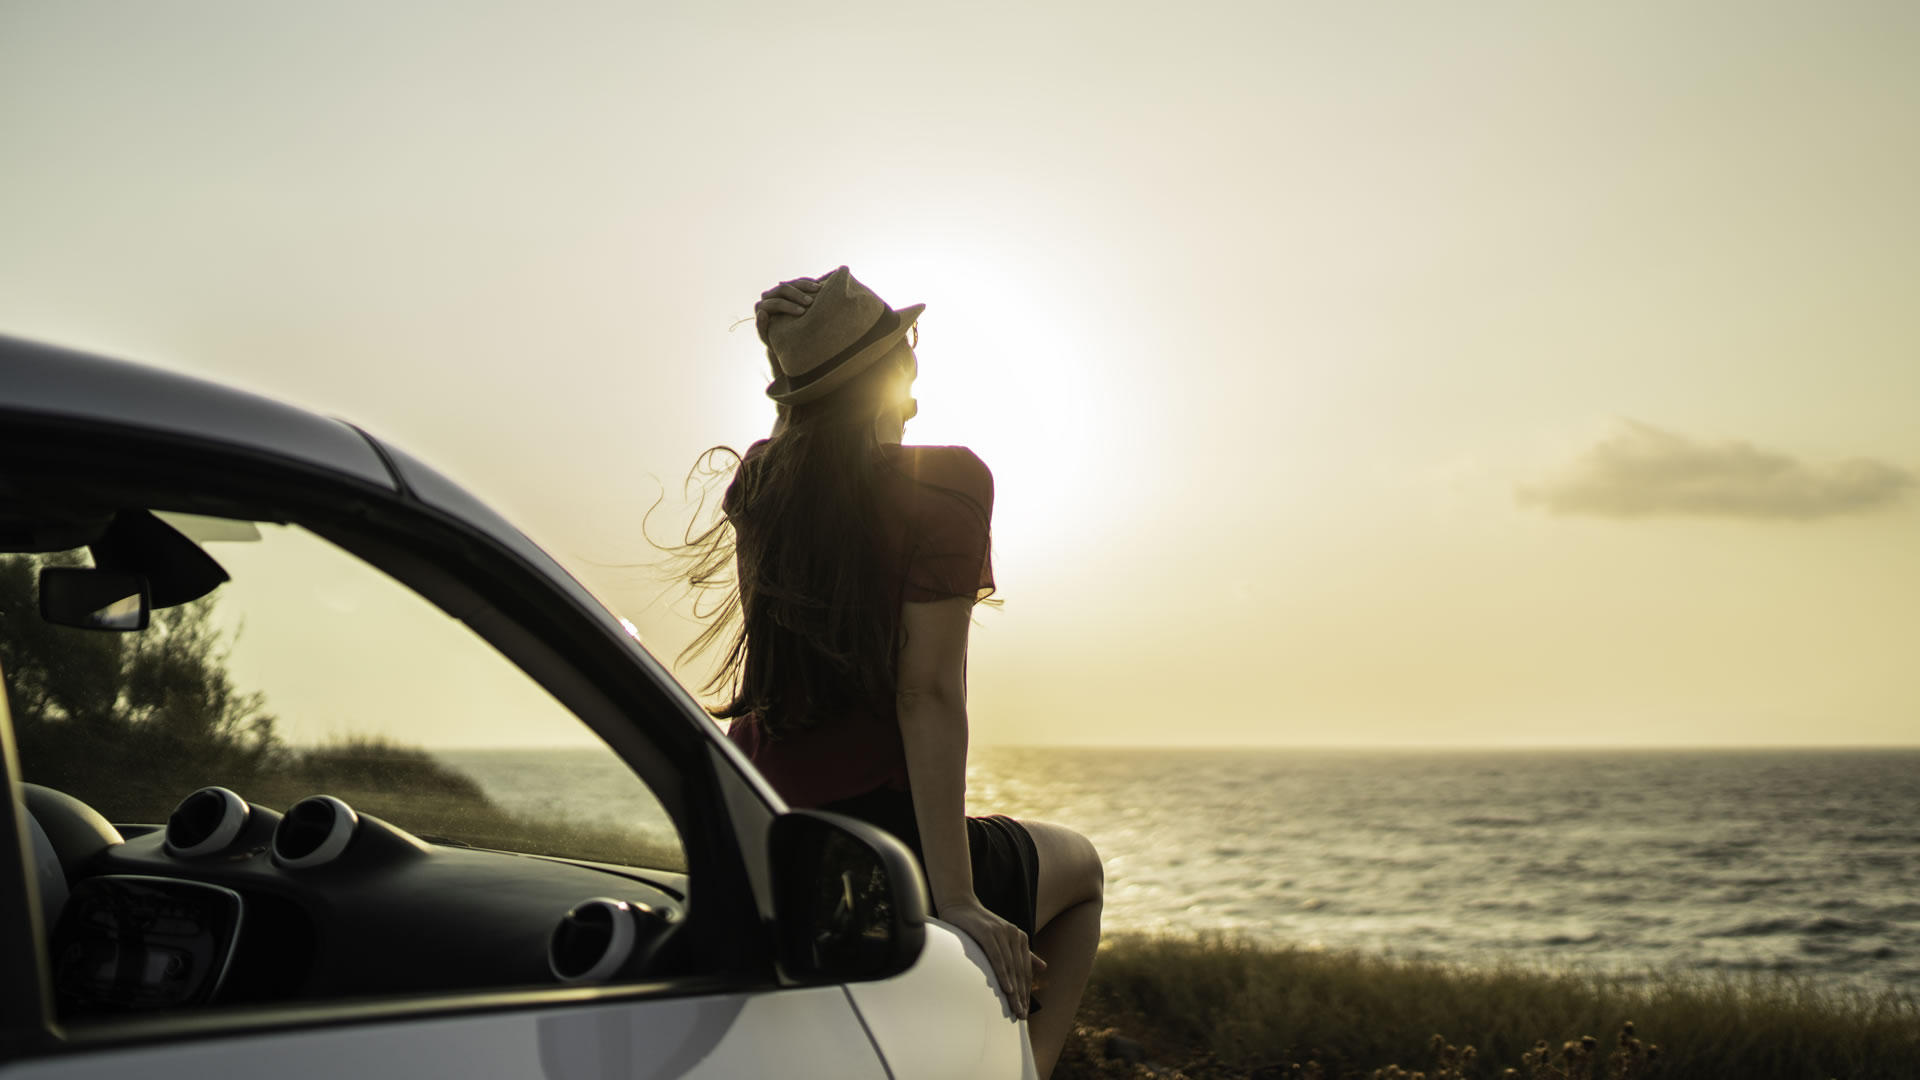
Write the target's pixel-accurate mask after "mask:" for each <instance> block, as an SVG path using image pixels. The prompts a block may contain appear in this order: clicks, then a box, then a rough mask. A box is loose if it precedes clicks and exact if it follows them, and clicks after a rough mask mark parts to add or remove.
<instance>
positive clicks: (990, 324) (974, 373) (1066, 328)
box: [856, 249, 1114, 563]
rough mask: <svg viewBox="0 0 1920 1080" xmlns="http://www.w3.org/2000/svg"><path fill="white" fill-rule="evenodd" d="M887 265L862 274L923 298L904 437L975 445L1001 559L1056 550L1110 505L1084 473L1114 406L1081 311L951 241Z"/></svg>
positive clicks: (1030, 277) (889, 291)
mask: <svg viewBox="0 0 1920 1080" xmlns="http://www.w3.org/2000/svg"><path fill="white" fill-rule="evenodd" d="M880 269H881V273H879V274H875V275H874V278H875V280H869V279H868V277H867V276H866V274H865V273H864V272H863V271H859V270H856V273H860V274H861V275H862V276H861V280H862V281H865V282H867V283H868V284H869V285H872V286H873V287H874V289H875V290H876V291H878V292H880V294H881V295H882V296H885V297H886V298H887V299H888V300H889V301H890V302H892V303H894V304H895V305H896V306H905V305H907V304H912V303H922V302H924V303H925V304H926V305H927V310H926V313H925V314H923V315H922V316H921V317H920V338H919V346H918V347H917V348H916V349H915V352H916V353H917V355H918V356H919V360H920V377H919V379H918V380H917V381H916V383H915V384H914V396H915V397H916V398H917V399H918V400H919V403H920V412H919V415H918V416H917V417H916V418H915V419H914V420H913V422H912V423H911V424H910V425H909V426H908V428H907V441H908V442H909V443H917V444H932V445H964V446H968V447H971V448H972V449H973V451H974V452H975V453H976V454H978V455H980V457H981V459H982V460H984V461H985V462H986V463H987V465H988V467H989V468H991V469H992V470H993V472H994V480H995V483H994V490H995V496H994V547H995V551H996V559H999V560H1001V561H1002V562H1003V563H1004V561H1005V560H1008V559H1012V560H1016V561H1020V560H1024V559H1025V558H1028V557H1036V558H1045V557H1056V556H1058V555H1060V554H1061V553H1062V552H1061V549H1062V548H1063V547H1065V546H1067V545H1069V544H1070V543H1071V541H1073V540H1074V539H1075V538H1077V537H1079V536H1081V535H1082V534H1083V533H1084V532H1085V531H1086V530H1087V529H1089V528H1090V527H1093V526H1095V525H1096V524H1097V522H1098V519H1099V517H1100V516H1101V515H1103V514H1104V513H1107V512H1110V511H1111V510H1112V507H1111V506H1109V505H1103V501H1102V500H1101V499H1099V498H1098V497H1097V495H1096V493H1095V492H1092V491H1090V490H1089V487H1088V485H1087V484H1085V483H1083V482H1082V480H1083V479H1084V477H1085V474H1086V472H1087V469H1088V466H1089V465H1090V464H1091V463H1092V462H1093V461H1094V460H1095V455H1097V454H1098V452H1099V449H1100V447H1101V445H1102V444H1103V443H1105V442H1106V441H1107V439H1108V437H1109V435H1110V434H1111V432H1110V431H1109V428H1110V426H1111V424H1112V422H1113V420H1114V417H1112V415H1111V414H1110V412H1108V411H1107V410H1104V409H1103V408H1102V398H1103V395H1102V393H1101V388H1100V383H1099V380H1098V372H1097V371H1096V370H1095V365H1094V362H1093V357H1092V356H1091V355H1090V351H1089V350H1088V348H1087V347H1086V346H1085V344H1084V342H1085V340H1086V338H1085V335H1084V334H1083V333H1081V332H1080V331H1081V329H1082V328H1080V327H1078V326H1077V325H1076V319H1077V318H1079V317H1080V316H1077V315H1076V314H1075V311H1074V309H1073V307H1072V306H1071V304H1070V303H1069V301H1068V298H1066V297H1063V296H1062V294H1061V291H1060V290H1059V289H1058V288H1054V287H1052V286H1050V285H1049V284H1048V283H1047V282H1046V281H1045V280H1041V279H1039V278H1038V275H1035V274H1033V273H1031V272H1028V273H1022V271H1021V268H1019V267H1014V268H1012V269H1009V268H1007V267H1006V266H1003V265H996V264H992V263H988V262H987V261H985V260H979V259H969V258H965V257H961V256H957V255H956V253H955V252H954V251H953V250H951V249H948V250H943V251H941V252H940V253H939V256H938V257H937V258H936V257H931V256H929V257H925V258H919V259H914V260H912V261H911V262H910V263H908V262H906V261H904V260H900V261H896V262H893V263H889V264H888V265H886V266H884V267H882V268H880ZM896 293H897V294H898V295H897V296H896V295H895V294H896Z"/></svg>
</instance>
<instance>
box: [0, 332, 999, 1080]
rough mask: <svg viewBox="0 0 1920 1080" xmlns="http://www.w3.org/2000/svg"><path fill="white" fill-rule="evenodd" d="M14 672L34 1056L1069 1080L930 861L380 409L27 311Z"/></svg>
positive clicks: (73, 1072)
mask: <svg viewBox="0 0 1920 1080" xmlns="http://www.w3.org/2000/svg"><path fill="white" fill-rule="evenodd" d="M0 676H3V677H4V678H5V681H6V689H7V695H6V698H5V700H4V701H0V705H10V706H11V713H10V715H9V711H8V709H6V708H0V760H3V761H4V763H5V766H6V770H7V774H8V786H9V790H10V794H11V797H10V798H6V799H0V942H4V944H3V945H0V980H4V982H5V985H4V987H0V1078H4V1080H41V1078H46V1080H53V1078H56V1077H59V1078H67V1077H72V1078H76V1080H79V1078H109V1077H139V1078H141V1080H160V1078H168V1077H179V1078H194V1080H202V1078H206V1077H227V1076H273V1077H277V1078H285V1080H295V1078H299V1077H323V1076H325V1077H333V1076H353V1077H358V1078H365V1080H376V1078H381V1077H392V1078H396V1080H399V1078H405V1080H420V1078H422V1077H432V1076H459V1077H462V1078H465V1080H482V1078H486V1077H509V1076H510V1077H552V1078H555V1080H602V1078H605V1080H613V1078H616V1077H618V1078H621V1080H633V1078H639V1077H649V1078H661V1080H665V1078H673V1077H732V1076H783V1077H784V1076H821V1077H835V1078H840V1080H846V1078H857V1077H875V1078H888V1077H892V1078H897V1080H908V1078H913V1077H954V1078H962V1077H964V1078H968V1080H973V1078H978V1077H994V1076H1006V1077H1015V1076H1032V1075H1034V1067H1033V1059H1032V1054H1031V1052H1030V1050H1029V1049H1028V1045H1027V1032H1026V1026H1025V1024H1024V1023H1020V1022H1017V1021H1015V1020H1014V1019H1013V1018H1012V1016H1011V1013H1010V1012H1009V1010H1008V1008H1007V1005H1006V1002H1005V1001H1004V999H1003V998H1002V997H1001V996H1000V994H999V993H998V991H997V989H996V988H995V986H994V980H993V978H992V976H991V974H990V972H989V969H988V966H987V964H986V961H985V958H984V956H983V955H982V954H981V952H980V950H979V948H978V947H977V946H976V945H974V944H973V943H972V942H971V941H969V940H967V939H966V938H965V937H964V936H963V935H960V934H959V933H957V932H955V931H954V930H953V929H951V928H950V927H947V926H946V925H944V924H942V923H940V922H938V921H933V920H930V919H929V918H928V916H927V903H926V896H925V891H924V886H923V884H922V881H921V877H920V873H919V869H918V867H917V866H916V865H915V863H914V861H913V856H912V855H911V854H910V853H909V852H908V851H907V850H906V848H904V847H903V846H902V845H900V844H899V843H898V842H896V841H894V840H893V839H892V838H891V837H889V836H887V835H886V834H884V833H881V832H879V831H877V830H874V829H872V828H870V827H868V826H866V825H864V824H861V823H859V822H854V821H850V820H847V819H844V818H838V817H835V816H833V815H830V814H822V813H813V812H806V811H789V810H788V809H787V808H786V807H785V805H783V804H782V802H781V801H780V798H779V796H777V795H776V794H775V793H774V792H773V790H772V789H771V788H769V787H768V786H767V784H766V783H765V782H764V781H763V780H762V779H761V777H760V776H759V775H758V774H757V773H756V772H755V770H754V769H753V767H752V766H751V765H750V764H749V763H748V762H746V761H745V760H744V759H743V758H742V757H741V756H740V755H739V754H738V753H737V752H736V751H735V750H734V749H733V747H732V746H731V745H730V744H729V743H728V742H727V740H726V739H725V738H724V737H722V736H721V734H720V732H719V731H718V729H717V728H716V726H715V725H714V724H713V723H712V722H711V721H709V720H708V719H707V718H706V716H705V714H704V713H702V712H701V710H700V708H699V707H698V706H697V705H696V704H695V702H694V701H693V700H692V699H691V698H690V697H689V696H688V694H687V693H686V692H685V691H684V690H683V689H682V688H681V687H680V686H679V685H678V684H677V683H676V682H675V681H674V679H673V677H672V676H671V675H670V674H668V672H667V671H666V670H665V669H664V668H663V667H662V666H661V665H660V664H659V663H658V662H656V661H655V660H654V658H653V657H651V656H649V655H648V654H647V652H646V651H645V650H644V649H643V648H642V647H641V645H640V643H639V642H638V641H637V640H636V638H635V637H634V636H633V635H632V634H631V633H630V631H629V630H628V628H626V627H625V626H624V625H623V624H622V622H621V620H619V619H617V618H615V617H614V616H613V615H612V614H610V613H609V612H608V611H607V610H606V609H605V608H603V607H602V606H601V605H600V604H599V603H598V602H596V601H595V600H594V598H593V597H592V596H591V595H590V594H589V593H588V592H587V591H586V590H585V589H584V588H582V587H581V586H580V585H579V584H578V583H577V582H575V581H574V580H573V579H572V578H571V577H569V576H568V574H567V573H566V572H565V571H564V570H562V569H561V568H560V566H559V565H558V564H557V563H556V562H555V561H554V560H553V559H552V558H550V557H549V556H548V555H547V554H546V553H544V552H543V551H541V550H540V548H538V547H537V546H535V545H534V544H533V543H532V542H530V541H529V540H528V539H527V538H526V537H525V536H523V535H522V534H521V533H520V532H519V531H518V530H516V529H515V528H513V527H512V526H511V525H509V524H508V523H507V522H506V521H504V520H503V519H501V518H500V517H499V516H498V515H497V514H495V513H493V512H492V511H490V510H488V509H487V508H486V507H485V506H484V505H482V504H481V503H480V502H478V501H477V500H476V499H474V498H473V497H472V496H470V495H468V494H467V493H465V492H464V491H462V490H461V489H460V488H458V487H456V486H455V485H454V484H452V483H451V482H449V481H448V480H446V479H445V478H443V477H442V476H440V475H438V474H437V473H435V472H434V471H432V470H431V469H429V468H428V467H426V466H425V465H422V464H421V463H420V462H418V461H416V460H414V459H413V458H411V457H408V456H407V455H406V454H404V453H402V452H400V451H398V450H396V449H394V448H392V447H390V446H387V445H385V444H383V443H381V442H379V441H377V440H375V439H374V438H372V437H371V436H369V435H367V434H366V433H364V432H362V431H360V430H359V429H357V428H355V427H353V426H351V425H349V424H346V423H343V422H341V421H338V420H332V419H326V418H323V417H320V416H316V415H313V414H311V413H307V412H304V411H301V410H299V409H295V408H291V407H288V406H285V405H281V404H278V403H275V402H272V401H268V400H265V399H262V398H259V397H256V396H253V395H250V394H245V393H240V392H237V391H234V390H231V389H228V388H224V387H221V386H216V385H213V384H210V383H206V382H202V381H199V380H194V379H189V378H183V377H180V376H176V375H172V374H168V373H164V372H160V371H156V370H153V369H150V368H145V367H141V366H137V365H133V364H127V363H122V362H118V361H114V360H108V359H102V358H99V357H94V356H88V355H84V354H81V353H76V352H72V351H68V350H63V349H57V348H52V347H49V346H45V345H40V344H35V343H30V342H26V341H20V340H14V339H8V338H0ZM503 717H505V718H507V719H506V720H503V719H502V718H503ZM501 731H509V732H511V734H512V736H513V738H512V741H513V743H514V745H516V746H521V747H524V748H526V749H523V750H521V751H518V752H507V753H503V752H501V751H482V750H476V749H473V748H474V747H476V746H480V745H485V744H486V742H487V741H488V739H487V737H486V736H487V735H488V734H489V733H497V732H501ZM554 747H558V748H561V749H551V748H554ZM462 748H466V749H464V750H462ZM536 748H543V749H536ZM463 755H464V756H463ZM449 762H451V763H452V765H451V766H449V764H448V763H449Z"/></svg>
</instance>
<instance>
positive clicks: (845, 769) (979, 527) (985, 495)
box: [723, 442, 994, 807]
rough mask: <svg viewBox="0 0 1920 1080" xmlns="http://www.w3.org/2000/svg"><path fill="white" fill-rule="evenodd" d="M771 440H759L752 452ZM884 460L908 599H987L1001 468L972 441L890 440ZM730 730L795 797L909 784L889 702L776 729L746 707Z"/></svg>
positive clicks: (888, 550)
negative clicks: (995, 469)
mask: <svg viewBox="0 0 1920 1080" xmlns="http://www.w3.org/2000/svg"><path fill="white" fill-rule="evenodd" d="M764 445H765V443H764V442H761V443H755V444H754V445H753V446H752V447H750V448H749V449H748V450H747V456H748V457H752V456H753V455H754V454H755V453H756V452H757V451H758V450H759V449H760V448H761V447H762V446H764ZM875 468H876V469H877V470H878V477H879V481H880V493H881V515H882V521H881V527H882V536H883V538H884V547H883V551H884V553H885V557H884V559H883V565H882V567H881V568H880V570H881V572H883V573H886V574H887V575H888V576H889V577H890V578H891V579H893V580H895V581H898V582H900V598H901V600H903V601H905V602H908V603H922V602H928V601H934V600H945V599H948V598H950V597H955V596H965V597H968V598H971V599H976V600H978V599H983V598H985V597H986V596H987V595H989V594H990V593H992V592H993V588H994V585H993V559H992V551H991V543H990V537H989V527H990V523H991V521H992V518H993V474H992V473H991V472H989V471H988V470H987V466H986V463H985V462H983V461H981V460H980V459H979V458H978V457H976V456H975V455H974V453H973V451H971V450H968V449H967V448H966V447H964V446H893V445H887V446H883V447H882V448H881V452H880V458H879V460H878V461H877V462H876V464H875ZM723 505H724V503H723ZM727 737H728V738H729V739H732V740H733V742H734V744H735V745H737V746H739V747H740V749H741V751H742V752H744V753H745V754H746V755H747V757H748V758H750V759H752V761H753V763H754V764H755V765H756V766H758V767H759V769H760V771H761V772H762V773H763V774H765V775H766V777H767V779H768V781H770V782H771V783H772V784H773V786H774V789H775V790H777V791H779V792H780V795H781V797H782V798H784V799H786V800H787V802H788V804H790V805H792V806H796V807H814V806H824V805H825V804H827V803H830V802H836V801H838V800H840V799H847V798H852V797H853V796H855V795H864V794H866V793H867V792H870V791H874V790H876V789H881V788H887V789H892V790H895V791H905V790H907V760H906V752H905V750H904V748H903V747H902V744H901V742H900V723H899V718H898V717H897V715H896V714H895V712H894V709H893V706H892V703H890V702H889V703H888V704H887V705H886V706H885V707H884V708H878V709H872V710H862V711H848V712H842V713H839V714H836V715H833V716H820V717H815V718H814V723H813V725H812V726H811V727H808V728H805V729H803V730H800V731H793V732H788V733H786V734H783V735H781V736H780V737H779V738H777V739H776V738H773V737H771V736H769V735H767V733H766V732H765V731H764V730H763V729H762V728H761V726H760V723H759V720H758V718H757V717H754V716H744V717H741V718H740V719H738V720H735V721H733V723H732V724H731V725H730V726H729V727H728V729H727Z"/></svg>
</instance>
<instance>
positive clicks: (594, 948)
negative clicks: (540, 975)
mask: <svg viewBox="0 0 1920 1080" xmlns="http://www.w3.org/2000/svg"><path fill="white" fill-rule="evenodd" d="M643 912H644V913H646V914H648V915H651V914H652V913H653V909H652V908H649V907H647V905H645V904H630V903H628V902H627V901H625V900H611V899H608V898H607V897H604V896H597V897H595V898H593V899H592V900H588V901H585V902H584V903H581V904H579V905H577V906H575V907H574V909H573V910H572V911H569V912H567V915H566V918H563V919H561V920H560V925H559V926H556V927H554V930H553V937H552V939H551V940H549V941H548V942H547V966H548V967H549V968H551V969H552V970H553V975H554V978H557V979H559V980H560V981H561V982H563V983H589V982H602V981H604V980H606V979H609V978H611V977H612V976H613V973H614V972H616V971H619V970H620V965H622V964H624V963H626V962H627V957H629V956H632V955H633V946H634V943H635V941H636V940H637V939H638V938H639V936H640V934H639V927H638V926H637V925H636V917H637V916H638V915H640V914H641V913H643Z"/></svg>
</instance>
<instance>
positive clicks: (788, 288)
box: [753, 277, 820, 342]
mask: <svg viewBox="0 0 1920 1080" xmlns="http://www.w3.org/2000/svg"><path fill="white" fill-rule="evenodd" d="M819 291H820V283H819V282H818V281H816V280H814V279H813V278H809V277H799V278H794V279H793V280H791V281H783V282H781V283H780V284H778V285H775V286H774V287H773V288H771V289H768V290H767V291H766V292H763V293H761V294H760V302H759V303H757V304H755V305H753V328H754V329H755V330H757V331H759V333H760V340H761V341H762V342H764V341H766V340H767V326H768V325H769V324H770V323H772V322H773V317H774V316H775V315H805V314H806V313H807V308H808V307H809V306H811V305H812V304H813V294H814V293H817V292H819Z"/></svg>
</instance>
